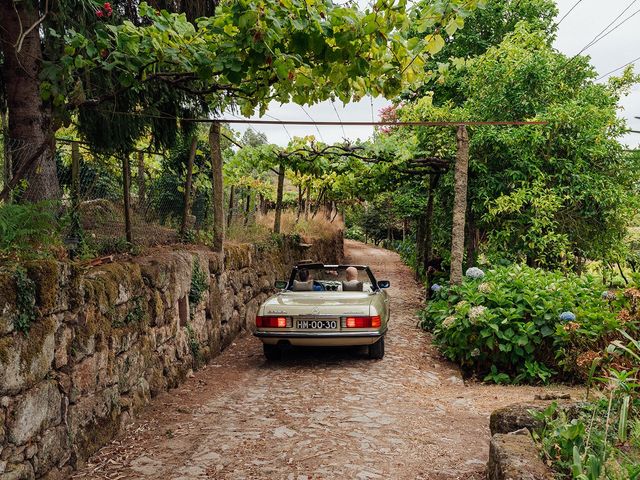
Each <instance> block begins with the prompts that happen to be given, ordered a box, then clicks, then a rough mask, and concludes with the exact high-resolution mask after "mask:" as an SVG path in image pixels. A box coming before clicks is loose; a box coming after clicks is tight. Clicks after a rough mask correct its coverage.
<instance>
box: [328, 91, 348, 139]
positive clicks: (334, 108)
mask: <svg viewBox="0 0 640 480" xmlns="http://www.w3.org/2000/svg"><path fill="white" fill-rule="evenodd" d="M331 106H332V107H333V111H334V112H336V117H338V121H339V122H340V123H342V118H340V114H339V113H338V109H337V108H336V102H335V100H331ZM340 126H341V127H342V135H343V138H344V139H345V140H346V139H347V132H346V131H345V130H344V125H340Z"/></svg>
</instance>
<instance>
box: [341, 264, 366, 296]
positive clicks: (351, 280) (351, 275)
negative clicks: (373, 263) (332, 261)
mask: <svg viewBox="0 0 640 480" xmlns="http://www.w3.org/2000/svg"><path fill="white" fill-rule="evenodd" d="M345 276H346V277H347V280H346V281H343V282H342V291H343V292H361V291H362V282H361V281H359V280H358V269H357V268H356V267H348V268H347V269H346V270H345Z"/></svg>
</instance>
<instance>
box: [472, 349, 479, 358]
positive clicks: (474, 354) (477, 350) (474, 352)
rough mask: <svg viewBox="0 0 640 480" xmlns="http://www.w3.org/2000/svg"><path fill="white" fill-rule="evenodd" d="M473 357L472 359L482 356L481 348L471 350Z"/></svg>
mask: <svg viewBox="0 0 640 480" xmlns="http://www.w3.org/2000/svg"><path fill="white" fill-rule="evenodd" d="M471 356H472V357H479V356H480V349H479V348H474V349H473V350H471Z"/></svg>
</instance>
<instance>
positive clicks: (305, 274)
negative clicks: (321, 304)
mask: <svg viewBox="0 0 640 480" xmlns="http://www.w3.org/2000/svg"><path fill="white" fill-rule="evenodd" d="M298 279H299V280H294V281H293V290H294V291H298V292H305V291H306V292H311V291H314V292H320V291H322V290H324V288H323V287H322V285H320V284H319V283H317V282H315V281H314V280H313V278H311V273H310V272H309V270H306V269H303V270H300V271H299V272H298Z"/></svg>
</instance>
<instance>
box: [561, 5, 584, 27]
mask: <svg viewBox="0 0 640 480" xmlns="http://www.w3.org/2000/svg"><path fill="white" fill-rule="evenodd" d="M581 2H582V0H578V1H577V2H576V3H574V4H573V7H571V8H570V9H569V11H568V12H567V13H565V14H564V15H563V16H562V18H561V19H560V20H558V22H557V23H556V27H557V26H558V25H560V24H561V23H562V21H563V20H564V19H565V18H567V17H568V16H569V14H570V13H571V12H573V9H574V8H576V7H577V6H578V5H580V3H581Z"/></svg>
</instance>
